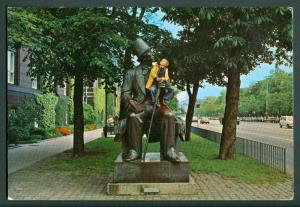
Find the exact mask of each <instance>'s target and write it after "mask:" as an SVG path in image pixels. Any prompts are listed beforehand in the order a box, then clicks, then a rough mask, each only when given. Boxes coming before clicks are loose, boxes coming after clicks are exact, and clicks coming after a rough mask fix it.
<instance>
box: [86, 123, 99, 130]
mask: <svg viewBox="0 0 300 207" xmlns="http://www.w3.org/2000/svg"><path fill="white" fill-rule="evenodd" d="M96 128H97V126H96V124H88V125H86V129H87V130H93V129H96Z"/></svg>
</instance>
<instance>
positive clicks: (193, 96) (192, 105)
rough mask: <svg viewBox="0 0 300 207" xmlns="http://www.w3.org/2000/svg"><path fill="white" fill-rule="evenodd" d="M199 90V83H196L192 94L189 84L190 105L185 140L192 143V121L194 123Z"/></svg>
mask: <svg viewBox="0 0 300 207" xmlns="http://www.w3.org/2000/svg"><path fill="white" fill-rule="evenodd" d="M198 89H199V81H197V82H195V83H194V84H193V92H191V89H190V84H189V83H188V84H187V93H188V95H189V105H188V109H187V113H186V119H185V124H186V130H185V140H186V141H190V140H191V127H192V121H193V115H194V108H195V104H196V100H197V93H198Z"/></svg>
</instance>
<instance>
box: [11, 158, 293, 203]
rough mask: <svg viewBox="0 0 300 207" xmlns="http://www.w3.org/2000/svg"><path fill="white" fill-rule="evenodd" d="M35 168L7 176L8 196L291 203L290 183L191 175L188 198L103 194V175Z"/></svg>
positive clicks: (108, 178) (107, 177)
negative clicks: (193, 185) (193, 186)
mask: <svg viewBox="0 0 300 207" xmlns="http://www.w3.org/2000/svg"><path fill="white" fill-rule="evenodd" d="M39 164H40V163H37V164H36V165H33V166H30V167H29V168H26V169H22V170H20V171H17V172H15V173H12V174H11V175H9V177H8V195H9V196H10V197H11V198H13V199H14V200H291V199H293V195H294V188H293V180H292V179H286V180H285V181H283V182H279V183H275V184H268V183H266V184H260V185H258V184H257V185H256V184H247V183H240V182H237V181H234V180H232V179H230V178H224V177H222V176H220V175H218V174H215V173H205V172H202V173H191V176H192V177H193V178H194V180H195V183H196V185H197V186H198V187H197V190H196V191H195V192H194V194H192V195H178V194H177V195H159V194H158V195H122V196H117V195H107V193H106V192H107V183H109V182H112V180H113V178H112V177H113V176H112V175H111V174H110V175H107V174H101V173H98V174H83V175H74V174H72V172H63V171H51V172H49V171H41V170H39V168H38V166H39Z"/></svg>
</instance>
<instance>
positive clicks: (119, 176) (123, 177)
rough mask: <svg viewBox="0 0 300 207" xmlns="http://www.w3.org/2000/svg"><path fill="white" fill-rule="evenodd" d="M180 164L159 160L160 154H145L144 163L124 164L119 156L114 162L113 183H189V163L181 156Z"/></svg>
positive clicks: (138, 161) (137, 161)
mask: <svg viewBox="0 0 300 207" xmlns="http://www.w3.org/2000/svg"><path fill="white" fill-rule="evenodd" d="M180 160H181V162H170V161H166V160H160V153H147V155H146V159H145V161H141V160H136V161H133V162H125V161H123V159H122V155H121V154H120V155H119V156H118V157H117V159H116V160H115V168H114V178H113V182H114V183H170V182H189V161H188V160H187V158H186V157H185V156H184V155H183V154H182V155H181V156H180Z"/></svg>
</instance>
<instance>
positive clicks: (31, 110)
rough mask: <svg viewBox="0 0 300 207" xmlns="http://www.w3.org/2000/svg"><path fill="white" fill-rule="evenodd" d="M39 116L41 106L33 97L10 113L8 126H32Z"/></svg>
mask: <svg viewBox="0 0 300 207" xmlns="http://www.w3.org/2000/svg"><path fill="white" fill-rule="evenodd" d="M38 116H39V107H38V106H37V104H36V102H35V101H34V100H33V99H25V100H24V101H23V103H22V105H21V106H20V107H19V108H18V109H17V110H16V112H14V111H10V112H9V113H8V126H9V127H10V126H17V127H21V128H28V129H29V128H31V127H32V126H33V124H34V122H36V121H37V117H38Z"/></svg>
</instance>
